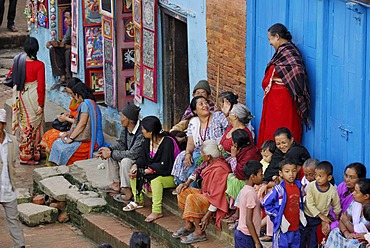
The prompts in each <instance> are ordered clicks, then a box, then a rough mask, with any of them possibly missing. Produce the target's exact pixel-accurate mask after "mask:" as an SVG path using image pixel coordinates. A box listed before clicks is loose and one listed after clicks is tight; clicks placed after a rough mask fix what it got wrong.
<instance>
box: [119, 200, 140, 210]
mask: <svg viewBox="0 0 370 248" xmlns="http://www.w3.org/2000/svg"><path fill="white" fill-rule="evenodd" d="M143 207H144V205H139V204H137V203H136V202H134V201H132V202H130V203H129V204H127V205H126V206H124V207H123V208H122V210H123V211H124V212H131V211H134V210H136V209H139V208H143Z"/></svg>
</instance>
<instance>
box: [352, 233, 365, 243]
mask: <svg viewBox="0 0 370 248" xmlns="http://www.w3.org/2000/svg"><path fill="white" fill-rule="evenodd" d="M365 234H366V233H356V234H354V238H355V239H358V240H361V241H363V240H365Z"/></svg>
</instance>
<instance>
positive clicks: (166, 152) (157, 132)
mask: <svg viewBox="0 0 370 248" xmlns="http://www.w3.org/2000/svg"><path fill="white" fill-rule="evenodd" d="M141 125H142V132H143V136H144V137H145V140H144V143H143V145H142V149H141V153H140V155H139V158H138V159H137V160H136V163H135V164H134V165H133V166H132V167H131V170H130V173H129V176H130V178H131V179H130V185H131V190H132V192H136V194H134V201H133V202H130V203H129V204H127V205H126V206H125V207H124V208H123V209H122V210H123V211H126V212H128V211H133V210H135V209H138V208H142V207H143V206H144V195H143V192H142V190H143V186H144V184H145V185H148V186H150V187H146V188H151V193H152V213H151V214H150V215H149V216H148V217H147V218H146V219H145V221H146V222H152V221H154V220H156V219H159V218H161V217H163V214H162V196H163V189H164V188H175V186H176V185H175V182H174V178H173V176H171V170H172V166H173V162H174V161H175V157H176V156H177V155H178V154H179V152H180V149H179V147H178V145H177V142H176V140H175V139H174V138H172V137H171V136H168V135H167V133H165V132H164V131H163V129H162V124H161V122H160V120H159V119H158V118H157V117H155V116H147V117H145V118H144V119H143V120H142V122H141ZM146 183H148V184H146Z"/></svg>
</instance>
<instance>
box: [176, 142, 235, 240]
mask: <svg viewBox="0 0 370 248" xmlns="http://www.w3.org/2000/svg"><path fill="white" fill-rule="evenodd" d="M201 156H202V158H203V161H204V162H203V163H202V164H201V165H200V166H198V167H197V169H196V170H195V171H194V172H193V174H191V176H190V177H189V179H188V180H187V181H186V182H185V183H182V184H180V185H179V186H178V187H177V188H176V191H177V193H178V195H177V201H178V205H179V207H180V209H181V210H182V211H183V217H182V218H183V219H184V220H185V227H182V228H180V229H179V230H177V231H176V232H174V233H173V234H172V237H174V238H182V239H181V243H184V244H192V243H195V242H200V241H204V240H207V237H206V233H205V230H206V227H207V225H208V224H209V222H210V219H211V217H212V216H214V215H215V217H216V225H217V227H218V228H219V229H220V228H221V223H220V221H221V219H222V218H223V217H224V216H225V215H226V214H227V211H228V204H227V199H226V195H225V190H226V182H227V176H228V174H229V173H230V172H231V170H230V167H229V166H228V165H227V163H226V162H225V160H224V159H223V158H222V156H221V154H220V151H219V149H218V146H217V143H216V141H214V140H207V141H205V142H204V143H203V145H202V150H201ZM200 177H201V178H202V187H201V189H196V188H192V187H189V185H190V183H191V182H193V181H195V180H197V179H199V178H200Z"/></svg>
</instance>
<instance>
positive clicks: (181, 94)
mask: <svg viewBox="0 0 370 248" xmlns="http://www.w3.org/2000/svg"><path fill="white" fill-rule="evenodd" d="M161 13H162V14H161V15H162V16H161V17H162V18H161V19H162V41H163V42H162V44H163V47H162V50H163V56H162V58H163V100H164V101H163V127H164V128H165V129H166V130H169V129H170V128H171V127H172V126H173V124H175V123H177V122H179V121H180V119H181V116H182V114H183V113H184V111H185V109H186V107H187V106H188V104H189V68H188V43H187V41H188V37H187V24H186V18H185V17H182V16H179V15H178V14H176V13H173V12H172V11H170V10H167V9H165V8H162V9H161Z"/></svg>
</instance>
